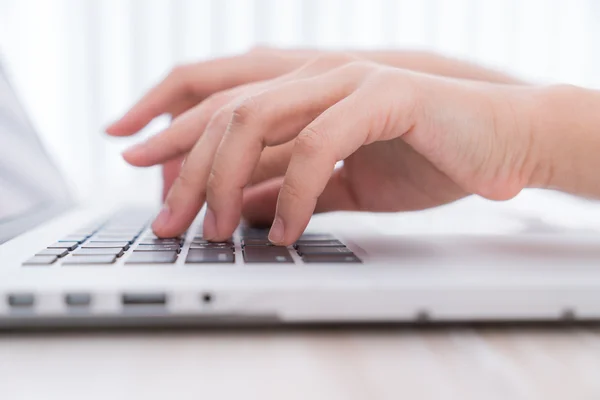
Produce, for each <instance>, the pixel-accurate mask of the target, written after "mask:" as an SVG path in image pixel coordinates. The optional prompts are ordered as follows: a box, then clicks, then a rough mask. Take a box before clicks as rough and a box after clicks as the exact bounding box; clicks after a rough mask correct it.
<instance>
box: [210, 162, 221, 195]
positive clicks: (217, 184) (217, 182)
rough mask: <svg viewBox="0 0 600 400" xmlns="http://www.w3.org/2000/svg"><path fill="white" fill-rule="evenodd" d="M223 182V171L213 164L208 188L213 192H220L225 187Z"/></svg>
mask: <svg viewBox="0 0 600 400" xmlns="http://www.w3.org/2000/svg"><path fill="white" fill-rule="evenodd" d="M223 183H224V180H223V177H222V175H221V173H220V172H219V171H218V170H217V169H216V168H215V167H214V166H213V167H212V168H211V170H210V174H209V176H208V182H207V184H206V187H207V190H208V191H209V192H212V193H218V192H219V191H220V190H221V189H222V188H223Z"/></svg>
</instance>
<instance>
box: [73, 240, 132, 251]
mask: <svg viewBox="0 0 600 400" xmlns="http://www.w3.org/2000/svg"><path fill="white" fill-rule="evenodd" d="M81 247H82V248H84V249H97V248H105V247H106V248H110V247H112V248H116V249H119V248H120V249H123V250H127V249H128V248H129V242H124V241H123V242H100V241H90V242H87V243H84V244H82V245H81Z"/></svg>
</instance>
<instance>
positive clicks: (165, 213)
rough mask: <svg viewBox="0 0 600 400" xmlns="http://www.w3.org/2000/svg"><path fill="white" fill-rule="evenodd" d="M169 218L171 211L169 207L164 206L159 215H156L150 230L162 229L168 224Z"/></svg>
mask: <svg viewBox="0 0 600 400" xmlns="http://www.w3.org/2000/svg"><path fill="white" fill-rule="evenodd" d="M169 218H171V210H170V209H169V206H168V205H166V204H165V205H163V208H162V209H161V210H160V213H158V216H157V217H156V219H155V220H154V223H152V228H154V229H157V228H158V229H160V228H162V227H164V226H165V225H166V224H167V223H168V222H169Z"/></svg>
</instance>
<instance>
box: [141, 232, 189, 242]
mask: <svg viewBox="0 0 600 400" xmlns="http://www.w3.org/2000/svg"><path fill="white" fill-rule="evenodd" d="M152 239H155V240H164V239H175V240H180V241H182V240H183V239H184V236H183V235H180V236H176V237H172V238H160V237H158V236H156V235H155V234H154V233H149V234H147V235H146V236H145V237H144V240H152Z"/></svg>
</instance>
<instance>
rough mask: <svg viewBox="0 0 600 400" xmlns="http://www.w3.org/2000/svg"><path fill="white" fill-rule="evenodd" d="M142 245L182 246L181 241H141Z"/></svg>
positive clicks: (169, 239) (170, 239)
mask: <svg viewBox="0 0 600 400" xmlns="http://www.w3.org/2000/svg"><path fill="white" fill-rule="evenodd" d="M140 244H147V245H160V244H171V245H179V244H181V239H173V238H168V239H143V240H141V241H140Z"/></svg>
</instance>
